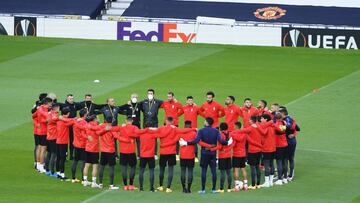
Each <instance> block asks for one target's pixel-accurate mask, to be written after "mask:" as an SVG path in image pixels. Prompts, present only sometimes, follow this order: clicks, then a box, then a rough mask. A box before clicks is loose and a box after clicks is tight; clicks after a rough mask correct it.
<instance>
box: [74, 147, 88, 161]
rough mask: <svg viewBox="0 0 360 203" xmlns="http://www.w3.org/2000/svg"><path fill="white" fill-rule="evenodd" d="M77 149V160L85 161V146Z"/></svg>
mask: <svg viewBox="0 0 360 203" xmlns="http://www.w3.org/2000/svg"><path fill="white" fill-rule="evenodd" d="M74 149H75V157H74V158H75V161H85V149H84V148H77V147H74Z"/></svg>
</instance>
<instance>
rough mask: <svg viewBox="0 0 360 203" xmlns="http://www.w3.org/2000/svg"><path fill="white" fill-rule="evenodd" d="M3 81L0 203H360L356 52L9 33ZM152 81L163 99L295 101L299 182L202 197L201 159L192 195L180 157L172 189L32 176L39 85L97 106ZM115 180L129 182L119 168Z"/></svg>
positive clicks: (0, 57)
mask: <svg viewBox="0 0 360 203" xmlns="http://www.w3.org/2000/svg"><path fill="white" fill-rule="evenodd" d="M95 79H98V80H100V81H101V82H100V83H94V82H93V81H94V80H95ZM0 86H1V88H0V106H1V117H0V160H1V164H0V202H82V201H83V202H137V203H139V202H141V203H144V202H171V203H175V202H207V203H210V202H240V201H241V202H360V172H359V169H360V147H359V145H360V138H359V136H360V125H359V121H360V119H359V115H360V108H359V104H360V52H359V51H350V50H325V49H303V48H275V47H246V46H223V45H201V44H200V45H199V44H196V45H190V44H186V45H185V44H164V43H145V42H119V41H93V40H72V39H46V38H30V37H27V38H22V37H0ZM150 87H151V88H154V89H155V90H156V97H157V98H160V99H165V98H166V93H167V92H168V91H170V90H171V91H173V92H175V97H176V98H177V99H178V100H179V101H180V102H182V103H183V104H184V103H185V98H186V96H188V95H192V96H194V100H195V102H196V104H198V105H200V104H201V103H203V102H204V101H205V93H206V92H207V91H208V90H213V91H214V92H215V94H216V97H215V100H217V101H219V102H220V103H223V102H224V99H225V98H226V96H228V95H234V96H235V97H236V104H238V105H242V100H243V99H244V98H245V97H250V98H252V100H253V102H254V103H255V105H256V103H257V101H258V100H259V99H265V100H266V101H268V103H273V102H278V103H281V104H284V105H286V106H287V107H288V110H289V112H290V114H291V115H292V116H293V117H294V118H295V119H296V120H297V123H298V124H299V125H300V126H301V132H299V135H298V137H297V140H298V145H297V151H296V158H295V161H296V166H295V178H294V181H293V182H291V183H289V184H287V185H283V186H274V187H272V188H266V189H258V190H254V191H246V192H239V193H224V194H210V193H207V194H205V195H198V194H197V191H198V190H199V189H200V167H199V166H198V165H196V166H195V170H194V181H193V186H192V191H193V193H192V194H183V193H182V189H181V184H180V167H179V164H177V166H176V167H175V175H174V180H173V184H172V189H173V190H174V192H173V193H171V194H166V193H163V192H156V193H151V192H149V183H148V174H147V173H146V174H145V183H144V189H145V192H138V191H123V190H122V189H120V190H118V191H109V190H107V189H105V188H107V186H108V179H107V178H105V180H104V184H105V187H104V189H92V188H89V187H86V188H85V187H83V186H82V185H80V184H72V183H71V182H60V181H59V180H57V179H54V178H49V177H46V176H45V175H42V174H39V173H37V172H35V170H34V167H33V149H34V141H33V131H32V130H33V127H32V126H33V125H32V122H31V114H30V109H31V108H32V105H33V104H34V101H35V100H36V99H37V97H38V94H39V93H40V92H55V93H56V94H57V96H58V100H59V101H64V100H65V96H66V94H68V93H72V94H74V95H75V100H76V101H81V100H83V95H84V94H86V93H91V94H92V95H93V96H94V101H95V103H99V104H102V103H105V100H106V98H108V97H114V98H115V99H116V102H117V104H118V105H121V104H123V103H125V102H126V101H127V100H128V99H129V97H130V94H131V93H133V92H136V93H138V94H139V95H140V98H145V96H146V90H147V89H148V88H150ZM163 117H164V114H163V110H160V115H159V119H160V121H163ZM122 120H123V119H120V121H122ZM199 122H202V119H199ZM70 163H71V162H70V161H67V162H66V170H65V174H67V175H68V176H70V169H69V166H70ZM78 168H79V167H78ZM208 173H209V172H208ZM165 175H166V174H165ZM104 177H107V173H106V174H105V176H104ZM166 177H167V176H165V178H166ZM78 178H79V179H80V172H79V169H78ZM262 178H263V174H262ZM165 180H166V179H165ZM210 180H211V179H210V176H208V182H207V183H208V185H207V189H210V182H211V181H210ZM115 183H116V185H120V186H122V179H121V173H120V167H119V165H118V164H117V166H116V171H115ZM135 185H138V176H136V177H135ZM157 185H158V168H156V169H155V186H157ZM218 185H219V176H218Z"/></svg>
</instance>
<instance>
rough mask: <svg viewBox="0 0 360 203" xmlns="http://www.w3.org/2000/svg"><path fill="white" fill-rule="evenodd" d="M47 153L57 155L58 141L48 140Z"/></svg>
mask: <svg viewBox="0 0 360 203" xmlns="http://www.w3.org/2000/svg"><path fill="white" fill-rule="evenodd" d="M46 142H47V151H48V152H49V153H55V154H56V152H57V148H56V140H47V141H46Z"/></svg>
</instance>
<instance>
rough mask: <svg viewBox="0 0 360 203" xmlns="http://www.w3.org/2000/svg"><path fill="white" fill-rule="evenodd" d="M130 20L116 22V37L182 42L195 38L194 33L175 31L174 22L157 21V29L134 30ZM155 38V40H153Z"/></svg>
mask: <svg viewBox="0 0 360 203" xmlns="http://www.w3.org/2000/svg"><path fill="white" fill-rule="evenodd" d="M131 28H132V22H118V24H117V39H118V40H130V41H136V40H141V41H158V42H176V41H177V42H182V43H191V42H192V41H193V39H194V38H195V36H196V34H195V33H189V34H186V33H183V32H178V31H177V24H175V23H164V24H163V23H159V24H158V26H157V30H156V31H155V30H154V31H149V32H147V33H146V32H145V31H142V30H134V29H131ZM154 38H156V40H154Z"/></svg>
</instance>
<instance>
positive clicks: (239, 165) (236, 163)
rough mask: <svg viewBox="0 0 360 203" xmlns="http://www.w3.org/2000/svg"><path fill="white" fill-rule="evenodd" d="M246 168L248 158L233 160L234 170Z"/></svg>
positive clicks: (235, 158)
mask: <svg viewBox="0 0 360 203" xmlns="http://www.w3.org/2000/svg"><path fill="white" fill-rule="evenodd" d="M245 166H246V157H236V156H233V158H232V167H233V168H245Z"/></svg>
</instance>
